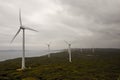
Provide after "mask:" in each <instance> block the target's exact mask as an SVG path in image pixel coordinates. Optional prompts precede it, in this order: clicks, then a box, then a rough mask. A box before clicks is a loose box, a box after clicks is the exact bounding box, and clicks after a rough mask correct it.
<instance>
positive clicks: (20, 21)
mask: <svg viewBox="0 0 120 80" xmlns="http://www.w3.org/2000/svg"><path fill="white" fill-rule="evenodd" d="M19 21H20V26H22V19H21V9H19Z"/></svg>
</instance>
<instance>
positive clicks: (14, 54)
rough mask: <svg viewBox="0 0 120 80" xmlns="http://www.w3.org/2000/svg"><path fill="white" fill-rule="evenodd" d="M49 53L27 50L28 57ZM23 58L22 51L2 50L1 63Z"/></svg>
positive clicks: (0, 51) (0, 52)
mask: <svg viewBox="0 0 120 80" xmlns="http://www.w3.org/2000/svg"><path fill="white" fill-rule="evenodd" d="M57 52H59V51H58V50H54V51H51V52H50V53H57ZM48 53H49V52H48V51H45V50H26V52H25V56H26V57H38V56H43V55H47V54H48ZM19 57H22V50H0V61H4V60H8V59H14V58H19Z"/></svg>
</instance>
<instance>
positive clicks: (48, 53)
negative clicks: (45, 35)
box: [47, 42, 51, 58]
mask: <svg viewBox="0 0 120 80" xmlns="http://www.w3.org/2000/svg"><path fill="white" fill-rule="evenodd" d="M50 44H51V42H50V43H48V44H47V46H48V58H50V51H51V50H50Z"/></svg>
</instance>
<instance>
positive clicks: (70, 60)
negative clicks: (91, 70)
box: [65, 41, 72, 62]
mask: <svg viewBox="0 0 120 80" xmlns="http://www.w3.org/2000/svg"><path fill="white" fill-rule="evenodd" d="M65 43H66V44H67V45H68V54H69V62H72V56H71V44H70V43H68V42H67V41H65Z"/></svg>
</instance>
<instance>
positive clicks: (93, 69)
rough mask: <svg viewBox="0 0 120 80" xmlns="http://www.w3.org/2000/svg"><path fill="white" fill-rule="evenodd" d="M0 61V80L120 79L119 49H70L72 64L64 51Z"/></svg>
mask: <svg viewBox="0 0 120 80" xmlns="http://www.w3.org/2000/svg"><path fill="white" fill-rule="evenodd" d="M26 66H27V68H30V69H27V70H25V71H16V69H18V68H20V67H21V58H17V59H11V60H6V61H3V62H0V80H120V49H99V48H96V49H95V52H94V53H92V50H91V49H82V52H81V49H72V63H70V62H68V53H67V51H66V50H64V51H63V52H59V53H52V54H51V58H48V57H47V55H46V56H41V57H32V58H26Z"/></svg>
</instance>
